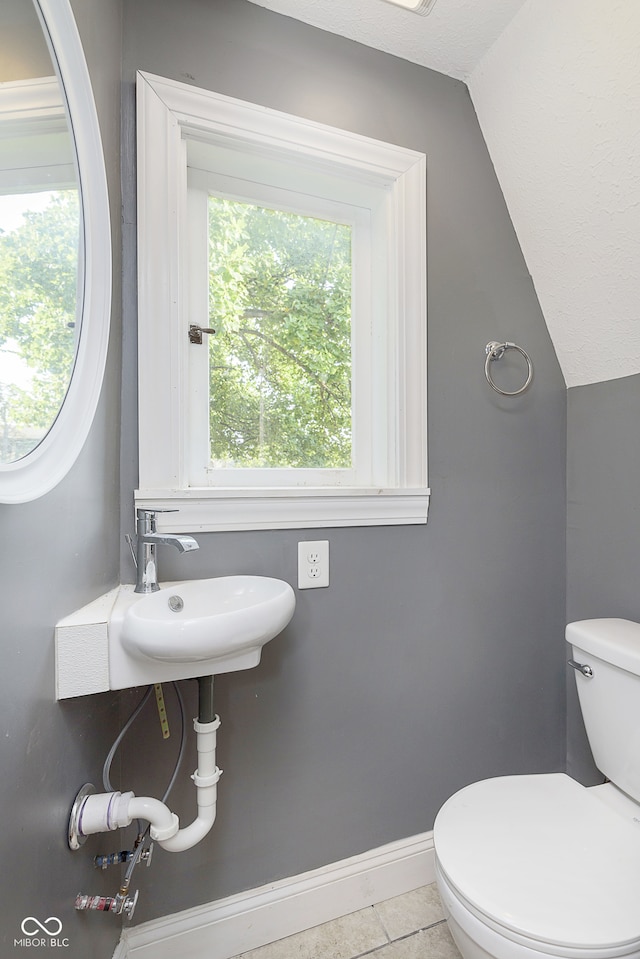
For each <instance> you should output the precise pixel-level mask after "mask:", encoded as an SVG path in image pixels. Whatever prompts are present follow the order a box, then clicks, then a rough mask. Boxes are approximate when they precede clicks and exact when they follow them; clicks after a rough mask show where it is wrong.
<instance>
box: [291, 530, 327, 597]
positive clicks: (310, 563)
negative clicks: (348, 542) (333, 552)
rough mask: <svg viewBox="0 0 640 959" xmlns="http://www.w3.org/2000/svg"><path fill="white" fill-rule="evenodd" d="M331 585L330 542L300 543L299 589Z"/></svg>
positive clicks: (323, 540)
mask: <svg viewBox="0 0 640 959" xmlns="http://www.w3.org/2000/svg"><path fill="white" fill-rule="evenodd" d="M328 585H329V540H327V539H322V540H316V541H315V542H312V543H309V542H306V543H304V542H303V543H298V588H299V589H318V587H320V586H328Z"/></svg>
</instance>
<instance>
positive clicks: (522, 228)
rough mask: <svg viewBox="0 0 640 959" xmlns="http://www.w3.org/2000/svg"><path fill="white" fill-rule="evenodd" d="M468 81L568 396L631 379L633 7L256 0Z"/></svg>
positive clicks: (639, 78) (639, 312)
mask: <svg viewBox="0 0 640 959" xmlns="http://www.w3.org/2000/svg"><path fill="white" fill-rule="evenodd" d="M251 2H253V3H257V4H258V5H259V6H263V7H267V8H269V9H271V10H274V11H275V12H277V13H281V14H284V15H286V16H291V17H294V18H296V19H298V20H303V21H305V22H306V23H310V24H312V25H314V26H317V27H319V28H321V29H323V30H327V31H329V32H332V33H336V34H339V35H341V36H344V37H347V38H349V39H352V40H356V41H358V42H360V43H364V44H366V45H367V46H371V47H375V48H376V49H380V50H384V51H385V52H387V53H392V54H394V55H396V56H400V57H403V58H404V59H406V60H410V61H412V62H414V63H419V64H421V65H422V66H425V67H429V68H431V69H434V70H437V71H439V72H441V73H446V74H448V75H449V76H452V77H456V78H458V79H461V80H464V81H465V82H466V83H467V84H468V86H469V90H470V94H471V97H472V99H473V102H474V105H475V107H476V111H477V114H478V119H479V121H480V125H481V128H482V131H483V133H484V136H485V139H486V142H487V146H488V148H489V152H490V154H491V157H492V160H493V163H494V166H495V169H496V173H497V175H498V178H499V180H500V184H501V186H502V189H503V192H504V196H505V200H506V202H507V205H508V207H509V211H510V214H511V217H512V220H513V223H514V227H515V229H516V232H517V234H518V238H519V240H520V244H521V246H522V250H523V253H524V256H525V259H526V261H527V265H528V268H529V271H530V273H531V275H532V277H533V281H534V284H535V287H536V290H537V293H538V297H539V299H540V303H541V306H542V310H543V312H544V315H545V318H546V321H547V325H548V328H549V332H550V334H551V337H552V339H553V342H554V345H555V348H556V352H557V355H558V359H559V361H560V365H561V367H562V370H563V372H564V376H565V380H566V383H567V386H577V385H582V384H586V383H592V382H598V381H601V380H607V379H615V378H617V377H621V376H628V375H631V374H633V373H638V372H640V0H608V2H607V3H603V0H437V3H436V5H435V7H434V8H433V10H432V12H431V13H430V14H429V15H428V16H427V17H420V16H416V15H415V14H413V13H410V12H408V11H405V10H402V9H399V8H395V7H393V6H391V5H390V4H388V3H385V2H384V0H251Z"/></svg>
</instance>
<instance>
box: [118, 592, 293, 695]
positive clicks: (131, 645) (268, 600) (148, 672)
mask: <svg viewBox="0 0 640 959" xmlns="http://www.w3.org/2000/svg"><path fill="white" fill-rule="evenodd" d="M294 609H295V595H294V592H293V590H292V588H291V586H290V585H289V584H288V583H285V582H283V581H282V580H279V579H272V578H270V577H268V576H221V577H218V578H215V579H197V580H190V581H185V582H181V583H172V584H169V585H165V586H163V587H162V588H161V589H160V590H159V591H158V592H156V593H150V594H148V595H140V594H137V593H134V592H133V587H127V586H122V587H120V591H119V594H118V598H117V599H116V602H115V604H114V607H113V611H112V613H111V616H110V618H109V624H108V634H109V679H110V683H109V685H110V688H111V689H121V688H123V687H126V686H134V685H141V684H143V683H152V682H164V681H166V680H169V679H188V678H190V677H193V676H211V675H215V674H217V673H228V672H235V671H236V670H239V669H248V668H250V667H252V666H257V664H258V663H259V662H260V656H261V654H262V647H263V646H264V645H265V643H268V642H269V640H271V639H273V638H274V636H277V635H278V633H280V632H282V630H283V629H284V628H285V626H286V625H287V623H288V622H289V620H290V619H291V617H292V616H293V611H294Z"/></svg>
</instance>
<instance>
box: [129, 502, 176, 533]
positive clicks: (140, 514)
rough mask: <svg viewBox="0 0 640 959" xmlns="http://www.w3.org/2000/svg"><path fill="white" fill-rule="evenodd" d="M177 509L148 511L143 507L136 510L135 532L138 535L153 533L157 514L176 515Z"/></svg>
mask: <svg viewBox="0 0 640 959" xmlns="http://www.w3.org/2000/svg"><path fill="white" fill-rule="evenodd" d="M177 512H178V510H177V509H156V508H155V507H154V508H153V509H148V508H147V507H145V506H142V507H139V508H138V509H136V530H137V532H138V533H155V531H156V516H157V514H158V513H177Z"/></svg>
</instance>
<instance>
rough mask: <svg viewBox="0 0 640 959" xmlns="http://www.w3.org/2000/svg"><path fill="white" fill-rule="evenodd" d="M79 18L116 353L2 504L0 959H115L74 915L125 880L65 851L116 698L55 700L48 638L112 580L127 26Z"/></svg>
mask: <svg viewBox="0 0 640 959" xmlns="http://www.w3.org/2000/svg"><path fill="white" fill-rule="evenodd" d="M72 6H73V9H74V12H75V15H76V20H77V22H78V27H79V31H80V35H81V37H82V41H83V44H84V47H85V54H86V57H87V61H88V65H89V71H90V74H91V76H92V83H93V87H94V93H95V97H96V101H97V105H98V113H99V118H100V123H101V129H102V137H103V142H104V146H105V152H106V161H107V174H108V179H109V188H110V193H111V214H112V224H113V226H112V230H113V244H114V251H115V263H114V276H115V277H116V284H115V290H114V308H113V332H112V349H111V350H110V354H109V360H108V366H107V375H106V381H105V387H104V389H103V394H102V399H101V402H100V405H99V407H98V412H97V414H96V419H95V422H94V425H93V428H92V430H91V433H90V435H89V438H88V440H87V443H86V445H85V448H84V450H83V451H82V453H81V455H80V458H79V459H78V461H77V462H76V464H75V466H74V467H73V469H72V471H71V472H70V473H69V475H68V476H67V477H66V479H65V480H64V481H63V482H62V483H61V484H60V485H59V486H58V487H57V488H56V489H55V490H53V491H52V492H51V493H49V494H48V495H47V496H45V497H43V498H42V499H40V500H37V501H36V502H33V503H25V504H22V505H17V506H15V505H2V506H0V543H1V544H2V545H1V547H0V583H2V606H1V609H0V637H1V640H2V669H1V670H0V722H1V727H2V739H1V743H2V745H1V747H0V749H1V751H0V762H1V768H2V775H1V776H0V809H2V813H3V829H2V836H1V838H0V855H1V857H2V862H3V864H4V878H3V882H2V899H1V905H0V954H1V955H2V956H3V957H4V956H7V957H8V956H17V955H20V954H29V952H30V951H34V950H33V949H31V950H28V949H27V948H26V947H25V948H24V949H23V948H21V947H20V946H16V947H14V939H16V938H17V939H20V938H22V936H23V933H22V931H21V923H22V921H23V920H24V919H25V918H26V917H28V916H33V917H35V918H36V919H38V920H39V921H40V922H44V921H45V920H46V919H48V918H49V917H56V918H58V919H59V920H60V921H61V922H62V930H61V932H60V936H59V938H61V939H67V940H68V943H69V945H68V947H67V948H60V949H59V950H53V951H59V952H60V953H63V954H64V955H65V956H66V957H67V959H86V957H87V956H95V957H96V959H98V957H99V959H108V957H110V956H111V955H112V954H113V949H114V946H115V943H116V941H117V939H118V936H119V921H118V920H117V919H115V920H114V917H111V916H105V915H100V916H95V915H92V916H87V915H79V914H78V913H76V912H75V910H74V907H73V904H74V900H75V897H76V894H77V893H78V892H79V891H81V890H82V891H85V890H86V891H87V892H92V893H95V894H98V893H100V894H106V893H107V892H111V893H113V892H114V891H115V888H114V886H115V884H116V883H117V878H116V877H114V876H113V875H111V876H106V875H102V874H100V873H97V872H96V870H95V869H94V867H93V865H92V862H91V858H92V855H95V852H96V843H95V842H93V841H90V842H88V843H87V845H86V846H85V847H84V849H83V850H82V853H72V852H70V850H69V849H68V847H67V824H68V817H69V810H70V808H71V802H72V800H73V798H74V796H75V794H76V791H77V790H78V788H79V787H80V786H81V785H82V784H83V783H84V782H86V781H87V779H91V778H93V779H94V782H99V779H97V778H95V777H96V776H97V775H98V774H99V770H100V768H101V765H102V761H103V758H104V756H105V755H106V752H107V750H108V748H109V746H110V745H111V742H112V740H113V738H114V736H115V733H116V731H117V729H118V711H119V704H118V702H117V700H116V698H115V697H112V696H108V695H103V696H95V697H91V698H87V699H78V700H74V701H69V702H67V703H64V704H60V703H56V702H54V682H53V679H54V663H53V628H54V625H55V623H56V622H57V620H58V619H60V618H62V617H63V616H65V615H67V614H68V613H69V612H71V611H72V610H73V609H76V608H78V607H79V606H82V605H84V603H86V602H88V601H89V600H91V599H93V598H94V597H95V596H96V595H99V594H100V593H102V592H104V591H105V590H106V589H108V588H109V587H110V586H111V585H113V583H114V582H116V581H117V578H118V544H117V540H118V512H119V489H118V469H117V466H118V427H119V420H120V402H119V393H120V288H119V283H118V282H117V278H118V277H119V272H120V266H119V263H120V235H119V219H120V218H119V212H120V198H119V194H120V190H119V149H120V130H119V84H120V39H121V22H120V3H119V0H74V2H73V4H72ZM0 43H1V40H0ZM96 918H97V919H98V922H94V921H93V920H95V919H96ZM105 920H106V921H105ZM27 928H29V926H27ZM49 928H51V926H50V927H49ZM36 932H37V934H38V935H40V933H39V930H37V929H36ZM37 951H40V952H46V953H47V954H49V952H50V951H51V950H50V949H49V947H48V946H47V947H42V948H40V947H38V950H37Z"/></svg>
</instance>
